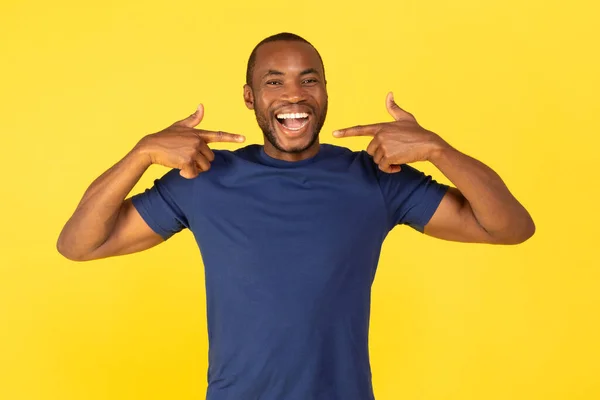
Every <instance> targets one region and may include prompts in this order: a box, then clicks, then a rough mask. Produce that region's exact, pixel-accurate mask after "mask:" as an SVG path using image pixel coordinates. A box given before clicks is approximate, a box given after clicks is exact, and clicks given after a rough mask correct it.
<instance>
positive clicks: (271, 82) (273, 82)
mask: <svg viewBox="0 0 600 400" xmlns="http://www.w3.org/2000/svg"><path fill="white" fill-rule="evenodd" d="M280 84H281V82H279V81H267V85H273V86H274V85H280Z"/></svg>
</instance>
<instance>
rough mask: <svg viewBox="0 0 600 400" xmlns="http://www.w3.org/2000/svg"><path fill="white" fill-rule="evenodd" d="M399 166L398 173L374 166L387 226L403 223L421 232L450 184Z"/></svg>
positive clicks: (404, 165) (408, 167)
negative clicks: (388, 223)
mask: <svg viewBox="0 0 600 400" xmlns="http://www.w3.org/2000/svg"><path fill="white" fill-rule="evenodd" d="M401 167H402V168H401V170H400V171H399V172H396V173H393V174H388V173H386V172H383V171H381V170H380V169H379V167H378V166H377V165H375V168H376V170H377V177H378V180H379V186H380V188H381V192H382V194H383V197H384V200H385V203H386V205H387V208H388V214H389V218H390V229H392V228H393V227H394V226H395V225H398V224H404V225H408V226H410V227H412V228H414V229H415V230H417V231H419V232H421V233H423V231H424V229H425V225H426V224H427V223H428V222H429V220H430V219H431V217H432V216H433V214H434V213H435V211H436V210H437V208H438V206H439V204H440V202H441V201H442V198H443V197H444V195H445V194H446V191H447V190H448V188H449V186H448V185H444V184H442V183H439V182H437V181H435V180H434V179H433V178H432V177H431V175H425V173H423V172H422V171H419V170H418V169H416V168H414V167H412V166H410V165H407V164H402V166H401Z"/></svg>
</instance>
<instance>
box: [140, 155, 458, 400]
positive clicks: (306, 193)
mask: <svg viewBox="0 0 600 400" xmlns="http://www.w3.org/2000/svg"><path fill="white" fill-rule="evenodd" d="M213 152H214V154H215V159H214V161H213V162H212V163H211V169H210V170H209V171H207V172H204V173H201V174H200V175H198V176H197V177H196V178H194V179H186V178H183V177H181V176H180V175H179V170H178V169H172V170H170V171H169V172H167V173H166V174H165V175H164V176H162V177H161V178H160V179H157V180H155V181H154V185H153V186H152V188H150V189H147V190H146V191H144V192H142V193H139V194H137V195H135V196H134V197H133V204H134V206H135V207H136V209H137V210H138V212H139V213H140V214H141V216H142V218H143V219H144V220H145V221H146V222H147V223H148V225H149V226H150V227H151V228H152V229H153V230H154V231H156V232H157V233H158V234H160V235H161V236H162V237H163V238H164V239H168V238H169V237H171V236H172V235H174V234H175V233H177V232H179V231H181V230H182V229H186V228H187V229H190V231H191V232H192V233H193V234H194V237H195V239H196V241H197V243H198V246H199V248H200V253H201V255H202V260H203V262H204V268H205V282H206V299H207V318H208V338H209V351H208V358H209V366H208V389H207V399H208V400H226V399H227V400H258V399H260V400H335V399H340V400H369V399H373V398H374V397H373V388H372V384H371V367H370V362H369V351H368V334H369V316H370V301H371V284H372V283H373V279H374V276H375V271H376V268H377V263H378V260H379V255H380V250H381V245H382V243H383V240H384V239H385V237H386V235H387V234H388V232H389V231H390V230H391V229H392V228H393V227H394V226H396V225H398V224H405V225H409V226H411V227H413V228H414V229H416V230H418V231H421V232H422V231H423V227H424V226H425V224H426V223H427V222H428V221H429V219H430V218H431V216H432V215H433V213H434V212H435V210H436V208H437V207H438V205H439V203H440V201H441V199H442V197H443V196H444V194H445V193H446V190H447V188H448V186H446V185H443V184H440V183H438V182H436V181H435V180H433V179H432V178H431V176H427V175H425V174H424V173H422V172H420V171H418V170H417V169H415V168H413V167H411V166H409V165H402V170H401V171H400V172H398V173H394V174H388V173H384V172H382V171H381V170H379V168H378V167H377V165H376V164H375V163H374V162H373V159H372V157H371V156H370V155H369V154H368V153H366V152H365V151H360V152H355V151H351V150H349V149H347V148H344V147H339V146H334V145H329V144H321V145H320V149H319V152H318V153H317V155H316V156H314V157H312V158H309V159H305V160H302V161H296V162H291V161H283V160H278V159H274V158H272V157H270V156H269V155H267V154H266V153H265V151H264V148H263V146H262V145H256V144H253V145H248V146H246V147H243V148H240V149H238V150H235V151H228V150H213Z"/></svg>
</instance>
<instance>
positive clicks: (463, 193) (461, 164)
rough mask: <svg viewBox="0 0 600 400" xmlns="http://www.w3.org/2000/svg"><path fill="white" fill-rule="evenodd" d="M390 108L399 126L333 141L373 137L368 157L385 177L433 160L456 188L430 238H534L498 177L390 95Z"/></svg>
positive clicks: (353, 131) (360, 129) (347, 132)
mask: <svg viewBox="0 0 600 400" xmlns="http://www.w3.org/2000/svg"><path fill="white" fill-rule="evenodd" d="M386 106H387V109H388V112H389V113H390V114H391V115H392V117H394V119H395V121H393V122H388V123H381V124H373V125H367V126H356V127H352V128H348V129H342V130H338V131H335V132H334V136H336V137H347V136H373V139H372V140H371V142H370V143H369V146H368V148H367V153H369V154H370V155H371V156H373V161H374V162H375V163H376V164H377V165H378V166H379V169H381V170H382V171H383V172H387V173H397V172H399V171H400V169H401V164H408V163H411V162H417V161H429V162H431V163H432V164H434V165H435V166H436V167H437V168H438V169H439V170H440V171H441V172H442V173H443V174H444V175H445V176H446V177H447V178H448V179H449V180H450V181H451V182H452V183H453V184H454V185H455V186H456V187H450V188H449V189H448V191H447V192H446V194H445V195H444V197H443V199H442V200H441V202H440V204H439V206H438V207H437V210H436V211H435V213H434V214H433V216H432V217H431V219H430V220H429V222H428V223H427V225H425V228H424V233H425V234H427V235H430V236H434V237H437V238H440V239H445V240H452V241H458V242H472V243H493V244H518V243H522V242H524V241H525V240H527V239H528V238H530V237H531V236H532V235H533V234H534V232H535V224H534V222H533V219H532V218H531V216H530V215H529V213H528V212H527V210H526V209H525V208H524V207H523V206H522V205H521V204H520V203H519V201H518V200H517V199H516V198H515V197H514V196H513V195H512V194H511V193H510V191H509V190H508V188H507V187H506V185H505V184H504V182H503V181H502V179H501V178H500V176H498V174H497V173H496V172H494V171H493V170H492V169H491V168H489V167H488V166H486V165H485V164H483V163H482V162H480V161H478V160H476V159H474V158H472V157H470V156H468V155H466V154H463V153H461V152H460V151H458V150H456V149H454V148H453V147H452V146H450V145H449V144H448V143H447V142H445V141H444V140H443V139H442V138H441V137H439V136H438V135H437V134H435V133H433V132H431V131H428V130H426V129H424V128H423V127H421V126H420V125H419V124H418V123H417V121H416V119H415V118H414V116H413V115H412V114H410V113H408V112H406V111H405V110H403V109H401V108H400V107H399V106H398V105H397V104H396V103H395V102H394V99H393V95H392V94H391V93H390V94H388V96H387V99H386Z"/></svg>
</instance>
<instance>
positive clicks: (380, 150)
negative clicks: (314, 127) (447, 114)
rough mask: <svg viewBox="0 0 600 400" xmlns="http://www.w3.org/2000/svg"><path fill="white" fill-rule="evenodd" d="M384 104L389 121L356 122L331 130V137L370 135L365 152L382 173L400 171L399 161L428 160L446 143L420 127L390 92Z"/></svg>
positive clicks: (402, 162) (405, 162)
mask: <svg viewBox="0 0 600 400" xmlns="http://www.w3.org/2000/svg"><path fill="white" fill-rule="evenodd" d="M385 103H386V107H387V110H388V112H389V113H390V115H391V116H392V117H393V118H394V120H395V121H393V122H383V123H379V124H372V125H358V126H354V127H352V128H346V129H340V130H337V131H334V132H333V136H335V137H348V136H372V137H373V139H372V140H371V143H369V146H368V147H367V153H369V154H370V155H371V156H373V161H374V162H375V163H376V164H377V165H378V166H379V169H381V170H382V171H383V172H387V173H395V172H399V171H400V164H408V163H412V162H416V161H430V160H431V157H432V155H433V154H434V153H435V152H436V150H438V149H441V148H443V147H444V146H447V143H446V142H445V141H444V140H443V139H442V138H441V137H439V136H438V135H437V134H435V133H433V132H431V131H428V130H427V129H424V128H423V127H421V126H420V125H419V124H418V123H417V120H416V119H415V117H413V115H412V114H410V113H409V112H407V111H405V110H403V109H401V108H400V107H399V106H398V105H397V104H396V103H395V102H394V95H393V94H392V92H390V93H388V95H387V97H386V101H385Z"/></svg>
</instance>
